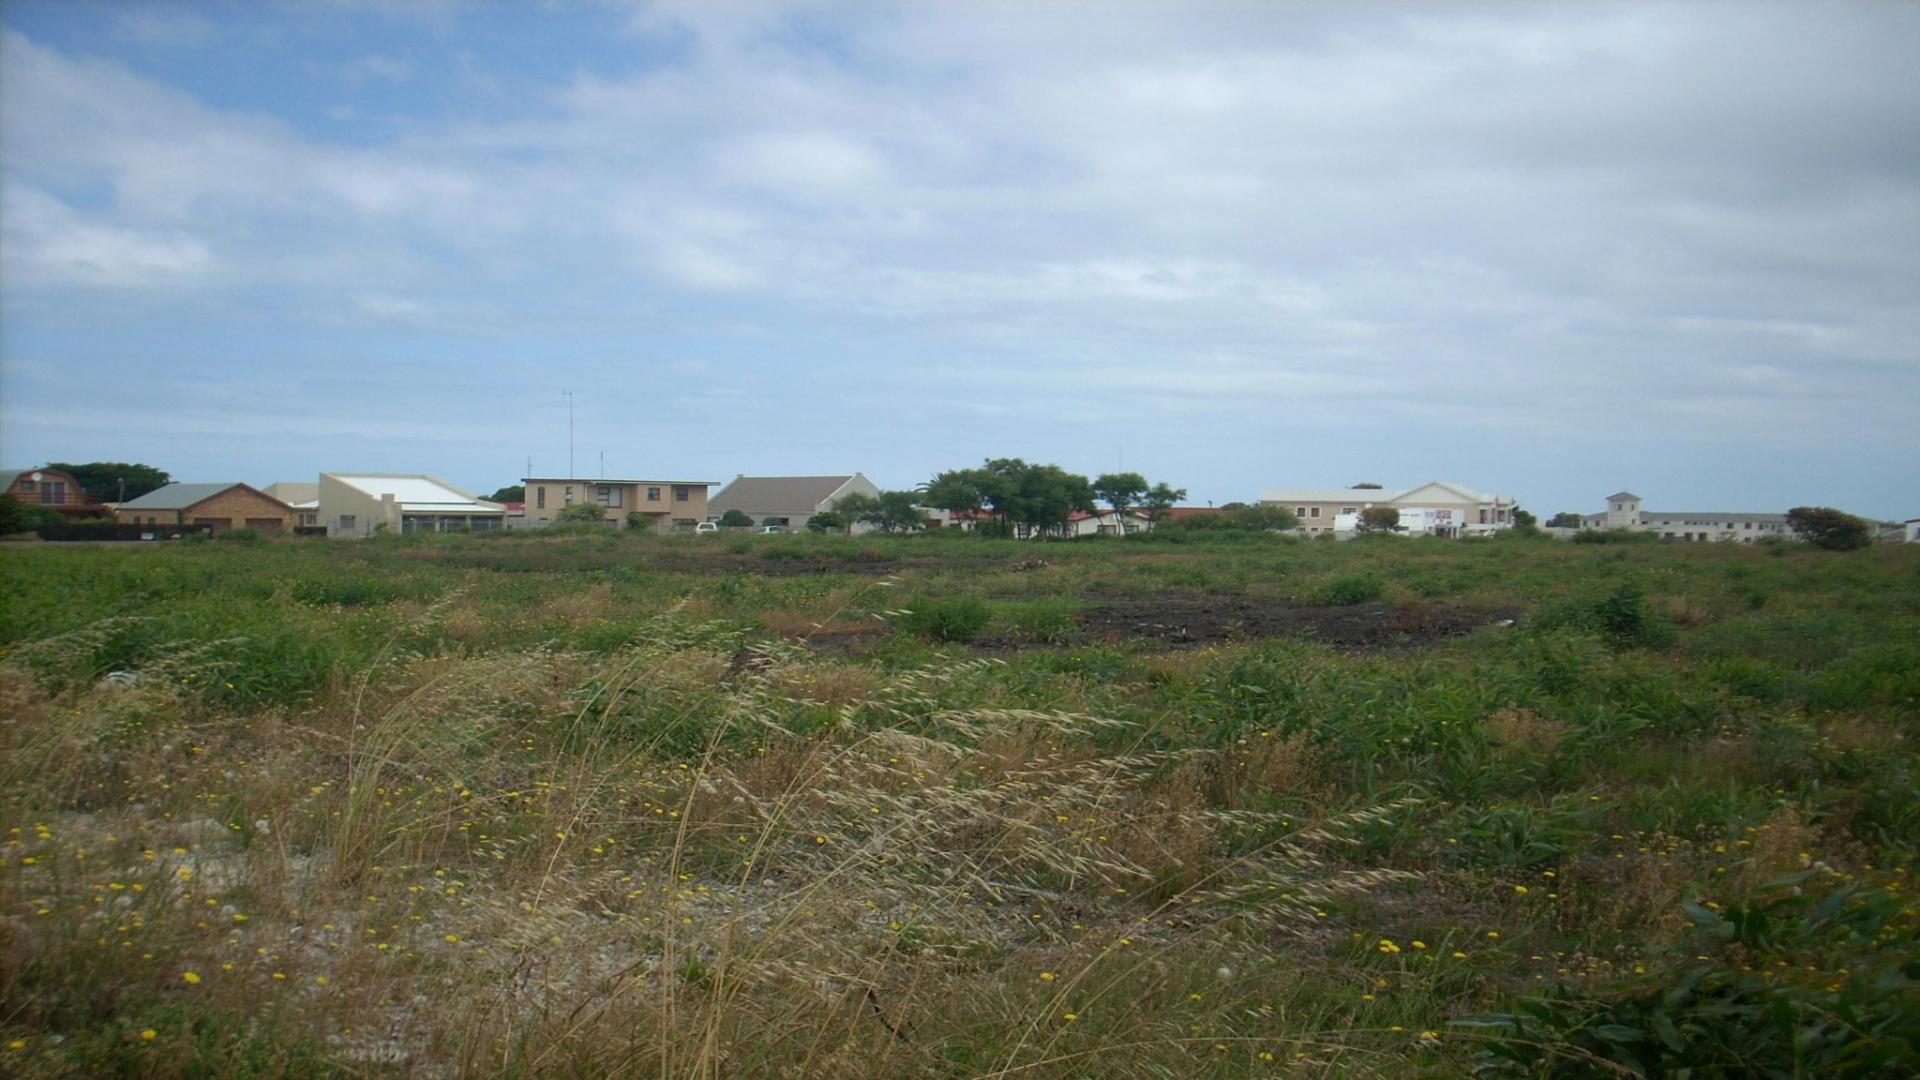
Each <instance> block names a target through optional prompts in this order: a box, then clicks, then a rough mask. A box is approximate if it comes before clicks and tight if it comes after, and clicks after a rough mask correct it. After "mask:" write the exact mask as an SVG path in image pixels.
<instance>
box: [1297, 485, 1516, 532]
mask: <svg viewBox="0 0 1920 1080" xmlns="http://www.w3.org/2000/svg"><path fill="white" fill-rule="evenodd" d="M1260 501H1261V503H1263V504H1265V505H1268V506H1279V507H1284V508H1286V509H1288V510H1291V511H1293V516H1294V517H1296V518H1298V519H1299V520H1300V529H1301V531H1302V532H1305V533H1307V534H1308V535H1310V536H1311V535H1318V534H1321V533H1334V534H1339V533H1342V532H1346V533H1351V532H1352V531H1353V528H1354V524H1355V523H1356V522H1357V521H1358V520H1359V516H1360V512H1361V511H1363V510H1366V509H1368V508H1369V507H1374V506H1390V507H1393V508H1394V509H1395V510H1398V511H1400V524H1401V527H1402V528H1401V531H1404V532H1420V533H1427V534H1431V535H1434V536H1445V537H1461V536H1485V535H1488V534H1491V533H1495V532H1499V531H1501V530H1503V529H1510V528H1512V527H1513V512H1514V510H1516V509H1517V508H1518V503H1517V502H1516V501H1515V500H1514V498H1513V496H1511V495H1493V494H1489V493H1487V492H1483V491H1476V490H1474V489H1473V488H1470V487H1467V486H1465V485H1464V484H1453V483H1448V482H1446V481H1443V480H1434V481H1430V482H1428V483H1425V484H1421V485H1419V486H1417V487H1410V488H1279V489H1275V490H1271V491H1263V492H1261V493H1260ZM1343 518H1344V519H1346V522H1347V524H1346V525H1345V526H1344V528H1343V527H1342V526H1341V524H1340V522H1341V520H1342V519H1343Z"/></svg>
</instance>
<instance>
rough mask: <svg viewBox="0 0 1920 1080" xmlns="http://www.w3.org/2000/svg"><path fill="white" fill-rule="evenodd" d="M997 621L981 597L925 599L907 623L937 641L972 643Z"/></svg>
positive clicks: (911, 613)
mask: <svg viewBox="0 0 1920 1080" xmlns="http://www.w3.org/2000/svg"><path fill="white" fill-rule="evenodd" d="M992 619H993V609H992V608H991V607H989V606H987V602H986V601H985V600H982V599H980V598H979V597H977V596H951V597H946V598H943V599H938V600H935V599H930V598H929V599H923V600H920V601H919V602H917V603H915V604H914V605H913V607H912V608H911V609H910V610H909V611H908V612H907V615H906V617H905V619H903V620H902V621H903V622H904V623H905V625H906V626H907V628H908V629H910V630H912V631H914V632H915V633H918V634H922V635H924V636H926V637H929V638H932V639H933V640H935V641H972V640H973V639H974V638H977V637H979V636H980V633H981V631H983V630H985V629H986V628H987V623H988V622H990V621H992Z"/></svg>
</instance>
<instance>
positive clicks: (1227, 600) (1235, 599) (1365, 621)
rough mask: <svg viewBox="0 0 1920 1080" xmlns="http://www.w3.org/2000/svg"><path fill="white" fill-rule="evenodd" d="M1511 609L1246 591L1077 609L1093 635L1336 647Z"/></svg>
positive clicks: (1496, 617)
mask: <svg viewBox="0 0 1920 1080" xmlns="http://www.w3.org/2000/svg"><path fill="white" fill-rule="evenodd" d="M1513 618H1514V613H1513V612H1511V611H1499V610H1487V609H1482V608H1462V607H1447V606H1441V605H1437V604H1427V605H1417V606H1396V605H1392V604H1379V603H1375V604H1350V605H1345V606H1339V607H1328V606H1320V605H1313V604H1299V603H1295V602H1292V601H1286V600H1267V599H1259V598H1254V597H1246V596H1198V595H1193V594H1190V593H1164V594H1159V595H1154V596H1139V597H1126V598H1121V599H1109V600H1103V601H1101V602H1099V603H1098V604H1095V605H1092V606H1090V607H1088V608H1087V609H1085V610H1083V611H1082V612H1080V615H1079V621H1080V627H1081V632H1082V633H1083V634H1085V635H1086V636H1087V637H1088V638H1090V639H1092V640H1095V641H1109V642H1115V643H1118V642H1121V641H1127V640H1145V641H1157V642H1162V643H1164V644H1168V645H1207V644H1212V643H1216V642H1226V641H1247V640H1251V639H1254V638H1270V637H1294V638H1305V639H1307V640H1311V641H1318V642H1322V643H1324V644H1327V645H1331V646H1333V647H1335V648H1340V649H1388V648H1417V647H1420V646H1424V645H1432V644H1435V643H1437V642H1441V641H1445V640H1447V639H1449V638H1456V637H1460V636H1462V635H1465V634H1470V633H1472V632H1473V631H1475V630H1478V629H1480V628H1481V627H1485V626H1499V625H1511V624H1512V621H1513Z"/></svg>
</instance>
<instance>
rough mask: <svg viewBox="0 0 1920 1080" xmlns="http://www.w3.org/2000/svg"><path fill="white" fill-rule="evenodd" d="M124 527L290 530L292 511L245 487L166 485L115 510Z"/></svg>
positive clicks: (114, 515)
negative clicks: (190, 526) (187, 526)
mask: <svg viewBox="0 0 1920 1080" xmlns="http://www.w3.org/2000/svg"><path fill="white" fill-rule="evenodd" d="M113 519H114V520H115V521H118V522H120V523H121V524H123V525H197V526H204V527H207V528H210V529H212V530H213V531H214V532H222V531H224V530H227V529H243V528H244V529H258V530H260V531H261V532H285V531H287V530H289V529H291V528H293V520H294V509H293V507H291V506H288V505H287V504H286V503H284V502H282V501H280V500H279V499H276V498H274V497H273V496H271V495H269V494H267V493H266V492H264V491H261V490H260V489H258V488H254V487H249V486H247V485H246V484H239V483H225V484H168V485H167V486H166V487H163V488H157V489H155V490H153V491H149V492H147V493H146V494H145V495H142V496H140V497H139V498H137V499H128V500H127V501H126V502H123V503H121V504H120V505H119V506H116V507H114V510H113Z"/></svg>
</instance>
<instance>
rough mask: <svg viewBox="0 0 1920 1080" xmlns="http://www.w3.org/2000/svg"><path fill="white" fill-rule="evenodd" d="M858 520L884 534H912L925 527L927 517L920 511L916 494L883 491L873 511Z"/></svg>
mask: <svg viewBox="0 0 1920 1080" xmlns="http://www.w3.org/2000/svg"><path fill="white" fill-rule="evenodd" d="M860 520H862V521H865V522H867V523H868V524H871V525H876V526H878V527H879V528H880V529H881V530H882V531H884V532H890V533H895V532H913V531H915V530H917V529H922V528H925V527H926V524H927V515H925V514H924V513H921V511H920V496H919V494H918V493H916V492H912V491H883V492H881V493H880V497H879V498H878V499H876V500H874V506H873V509H872V510H869V511H867V512H866V514H865V515H863V516H862V517H861V519H860Z"/></svg>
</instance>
